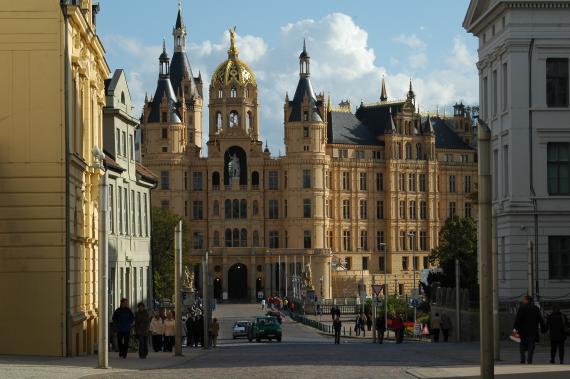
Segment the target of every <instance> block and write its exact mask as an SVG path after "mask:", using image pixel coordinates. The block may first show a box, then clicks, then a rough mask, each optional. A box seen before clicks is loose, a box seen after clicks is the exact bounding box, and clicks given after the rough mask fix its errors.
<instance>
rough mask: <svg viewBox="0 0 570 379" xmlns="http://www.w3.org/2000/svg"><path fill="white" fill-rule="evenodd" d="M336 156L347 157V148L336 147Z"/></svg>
mask: <svg viewBox="0 0 570 379" xmlns="http://www.w3.org/2000/svg"><path fill="white" fill-rule="evenodd" d="M338 157H339V158H348V150H347V149H338Z"/></svg>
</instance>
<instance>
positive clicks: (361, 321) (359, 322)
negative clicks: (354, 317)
mask: <svg viewBox="0 0 570 379" xmlns="http://www.w3.org/2000/svg"><path fill="white" fill-rule="evenodd" d="M364 317H365V316H364V314H363V313H361V314H360V318H359V320H358V327H359V328H360V330H361V331H362V337H366V328H364Z"/></svg>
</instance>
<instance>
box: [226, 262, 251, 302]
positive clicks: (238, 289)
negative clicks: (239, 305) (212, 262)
mask: <svg viewBox="0 0 570 379" xmlns="http://www.w3.org/2000/svg"><path fill="white" fill-rule="evenodd" d="M228 298H229V299H230V300H245V299H247V267H246V266H245V265H244V264H242V263H236V264H235V265H233V266H232V267H230V269H229V270H228Z"/></svg>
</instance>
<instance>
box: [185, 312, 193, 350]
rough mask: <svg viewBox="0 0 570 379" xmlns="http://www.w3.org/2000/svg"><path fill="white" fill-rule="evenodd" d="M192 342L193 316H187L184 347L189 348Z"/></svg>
mask: <svg viewBox="0 0 570 379" xmlns="http://www.w3.org/2000/svg"><path fill="white" fill-rule="evenodd" d="M193 342H194V316H193V315H191V314H189V315H188V318H187V319H186V347H191V346H192V345H193Z"/></svg>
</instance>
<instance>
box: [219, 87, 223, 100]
mask: <svg viewBox="0 0 570 379" xmlns="http://www.w3.org/2000/svg"><path fill="white" fill-rule="evenodd" d="M223 97H224V91H223V90H222V89H221V88H219V89H218V99H221V98H223Z"/></svg>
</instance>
